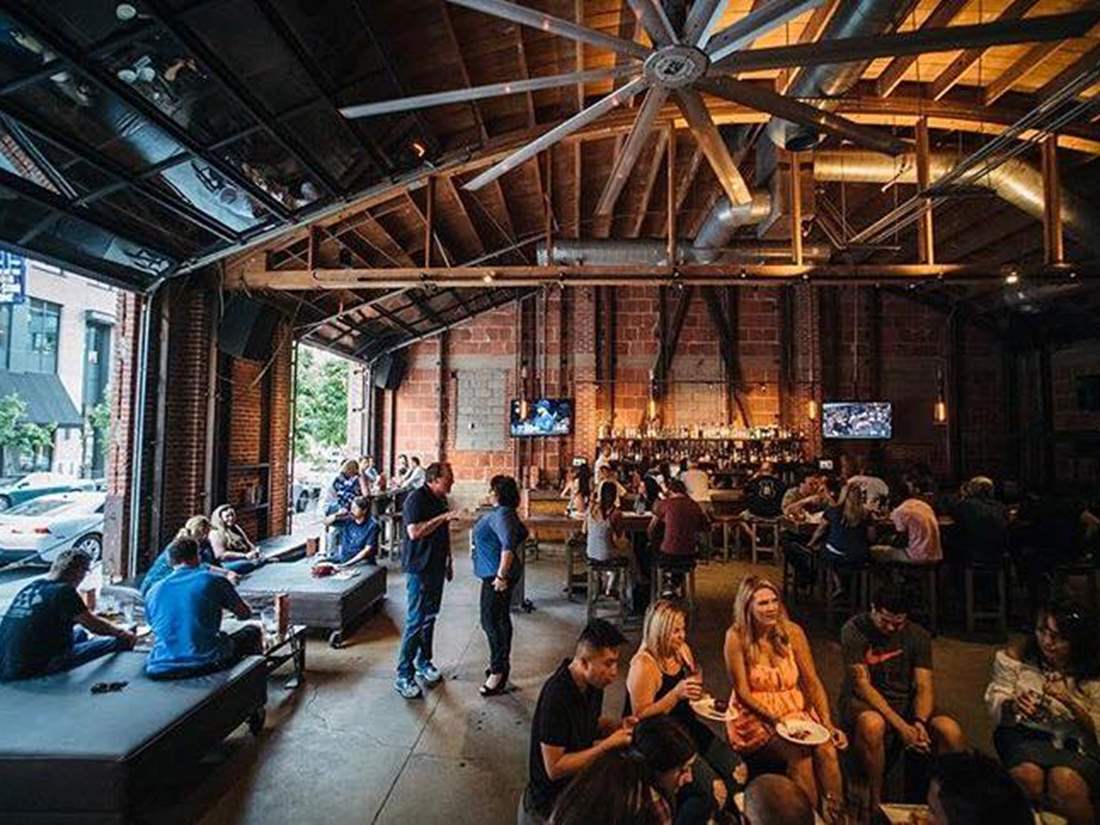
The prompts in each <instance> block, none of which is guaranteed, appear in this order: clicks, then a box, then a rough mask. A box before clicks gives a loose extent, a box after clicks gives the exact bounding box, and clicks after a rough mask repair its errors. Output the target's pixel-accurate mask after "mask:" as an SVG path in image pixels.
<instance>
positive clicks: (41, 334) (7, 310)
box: [0, 253, 117, 477]
mask: <svg viewBox="0 0 1100 825" xmlns="http://www.w3.org/2000/svg"><path fill="white" fill-rule="evenodd" d="M4 255H5V260H4V264H5V265H6V266H5V270H4V271H5V274H6V284H5V286H6V287H8V288H7V289H5V290H4V293H3V296H2V297H3V301H2V302H0V398H3V397H7V396H9V395H12V394H14V395H18V396H19V397H20V398H21V399H22V400H23V402H24V403H25V404H26V416H27V418H28V419H29V420H30V421H31V422H33V423H35V424H41V425H45V426H53V427H56V430H55V432H54V439H53V446H52V448H50V449H45V450H40V451H38V452H37V454H35V455H28V454H26V453H25V452H20V451H18V450H13V449H11V448H4V447H0V462H2V467H0V475H3V476H6V477H7V476H13V475H17V474H19V473H22V472H27V471H30V470H52V471H54V472H58V473H63V474H65V475H73V476H85V477H99V476H102V475H103V474H104V472H105V467H104V462H105V456H106V444H105V441H106V434H105V432H101V431H98V430H97V429H96V428H95V427H94V426H93V425H92V421H91V418H92V414H93V411H94V410H95V409H96V407H97V406H98V405H100V404H101V403H102V402H104V401H106V400H107V398H108V395H107V394H108V392H109V388H108V384H109V379H110V366H111V355H112V351H113V346H112V344H113V337H114V325H115V312H116V303H117V290H115V289H114V288H113V287H109V286H106V285H103V284H99V283H96V282H93V281H90V280H88V279H86V278H83V277H81V276H79V275H74V274H71V273H68V272H64V271H62V270H60V269H58V268H57V267H53V266H49V265H47V264H43V263H38V262H35V261H29V260H26V261H23V260H21V259H19V258H18V257H17V256H14V255H11V254H8V253H4ZM20 272H22V280H23V282H22V284H21V285H20V284H19V283H18V280H19V273H20ZM20 286H21V287H22V288H21V289H20Z"/></svg>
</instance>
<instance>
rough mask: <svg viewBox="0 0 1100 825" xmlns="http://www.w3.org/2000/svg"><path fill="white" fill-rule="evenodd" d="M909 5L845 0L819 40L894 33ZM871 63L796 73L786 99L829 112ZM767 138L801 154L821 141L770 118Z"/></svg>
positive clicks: (902, 0) (901, 0)
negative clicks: (835, 99)
mask: <svg viewBox="0 0 1100 825" xmlns="http://www.w3.org/2000/svg"><path fill="white" fill-rule="evenodd" d="M911 6H912V3H911V2H908V0H844V2H842V3H840V4H839V7H838V8H837V10H836V12H835V13H834V14H833V17H832V19H831V20H830V21H829V23H828V24H827V25H826V26H825V30H824V31H823V32H822V33H821V39H822V40H834V39H839V38H844V37H874V36H876V35H880V34H886V33H889V32H892V31H894V29H896V28H897V26H898V24H899V23H900V22H901V21H902V19H903V18H904V16H905V15H906V13H907V12H908V11H909V9H910V7H911ZM870 64H871V61H870V60H858V61H855V62H852V63H836V64H832V65H828V66H813V67H807V68H805V69H803V70H802V71H800V72H799V73H798V76H797V77H796V78H795V80H794V83H793V84H792V85H791V87H790V88H789V89H788V90H787V96H788V97H793V98H797V99H799V100H805V101H807V102H813V103H814V105H816V106H818V107H819V108H821V109H828V110H829V111H832V110H833V109H834V108H836V104H835V103H833V102H832V101H830V100H828V98H837V97H840V96H841V95H843V94H845V93H846V92H848V91H849V90H850V89H851V88H852V87H853V86H855V84H856V82H857V81H858V80H859V79H860V78H861V77H862V76H863V72H864V71H865V70H866V68H867V67H868V66H869V65H870ZM767 132H768V137H769V138H770V139H771V141H772V143H774V144H775V145H776V146H780V147H782V148H784V149H790V150H791V151H792V152H804V151H807V150H809V149H812V148H813V147H815V146H816V145H817V144H818V142H819V141H820V139H821V135H820V133H819V132H818V131H817V130H816V129H814V128H813V127H812V126H806V125H804V124H800V123H791V122H790V121H789V120H782V119H780V118H776V117H773V118H772V119H771V120H770V121H768V126H767Z"/></svg>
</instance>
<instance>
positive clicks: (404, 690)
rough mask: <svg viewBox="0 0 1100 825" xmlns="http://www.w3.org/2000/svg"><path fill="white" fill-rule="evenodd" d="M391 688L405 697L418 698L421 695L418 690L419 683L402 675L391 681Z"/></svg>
mask: <svg viewBox="0 0 1100 825" xmlns="http://www.w3.org/2000/svg"><path fill="white" fill-rule="evenodd" d="M393 689H394V690H396V691H397V692H398V693H400V694H401V696H402V698H405V699H419V698H420V697H421V696H422V695H423V694H422V693H421V692H420V685H418V684H417V683H416V682H415V681H413V680H412V679H407V678H405V677H404V676H398V677H397V681H396V682H394V683H393Z"/></svg>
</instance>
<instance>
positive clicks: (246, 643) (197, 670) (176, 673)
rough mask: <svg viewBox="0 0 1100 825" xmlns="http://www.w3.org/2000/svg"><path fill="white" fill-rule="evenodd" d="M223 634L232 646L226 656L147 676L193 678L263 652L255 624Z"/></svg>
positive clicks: (259, 632) (261, 639)
mask: <svg viewBox="0 0 1100 825" xmlns="http://www.w3.org/2000/svg"><path fill="white" fill-rule="evenodd" d="M225 635H227V636H228V638H229V643H230V644H231V645H232V646H233V650H232V652H231V653H230V654H229V656H228V657H226V658H224V659H221V660H219V661H217V662H214V663H213V664H209V665H202V666H201V667H194V668H189V669H186V670H173V671H168V672H166V673H156V674H154V673H150V674H148V676H149V678H150V679H156V680H160V681H171V680H174V679H193V678H195V677H196V676H207V675H209V674H211V673H217V672H218V671H220V670H228V669H229V668H231V667H233V665H235V664H237V662H239V661H240V660H241V659H243V658H244V657H245V656H258V655H260V654H261V653H263V652H264V634H263V631H262V630H260V628H259V627H258V626H257V625H254V624H246V625H245V626H244V627H242V628H241V629H240V630H235V631H233V632H232V633H229V634H225Z"/></svg>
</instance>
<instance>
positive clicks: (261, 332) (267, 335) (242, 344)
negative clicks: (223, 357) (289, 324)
mask: <svg viewBox="0 0 1100 825" xmlns="http://www.w3.org/2000/svg"><path fill="white" fill-rule="evenodd" d="M279 318H280V315H279V313H278V312H277V311H276V310H274V309H271V308H270V307H267V306H264V305H263V304H261V303H259V302H257V301H253V300H252V299H251V298H246V297H245V296H243V295H234V296H233V297H232V298H230V299H229V301H227V302H226V304H225V313H224V314H223V315H222V322H221V326H219V327H218V348H219V349H220V350H221V351H222V352H224V353H226V354H228V355H232V356H234V357H236V358H246V359H248V360H249V361H266V360H267V359H268V358H270V357H271V355H272V338H273V336H274V334H275V326H276V324H278V323H279Z"/></svg>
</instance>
